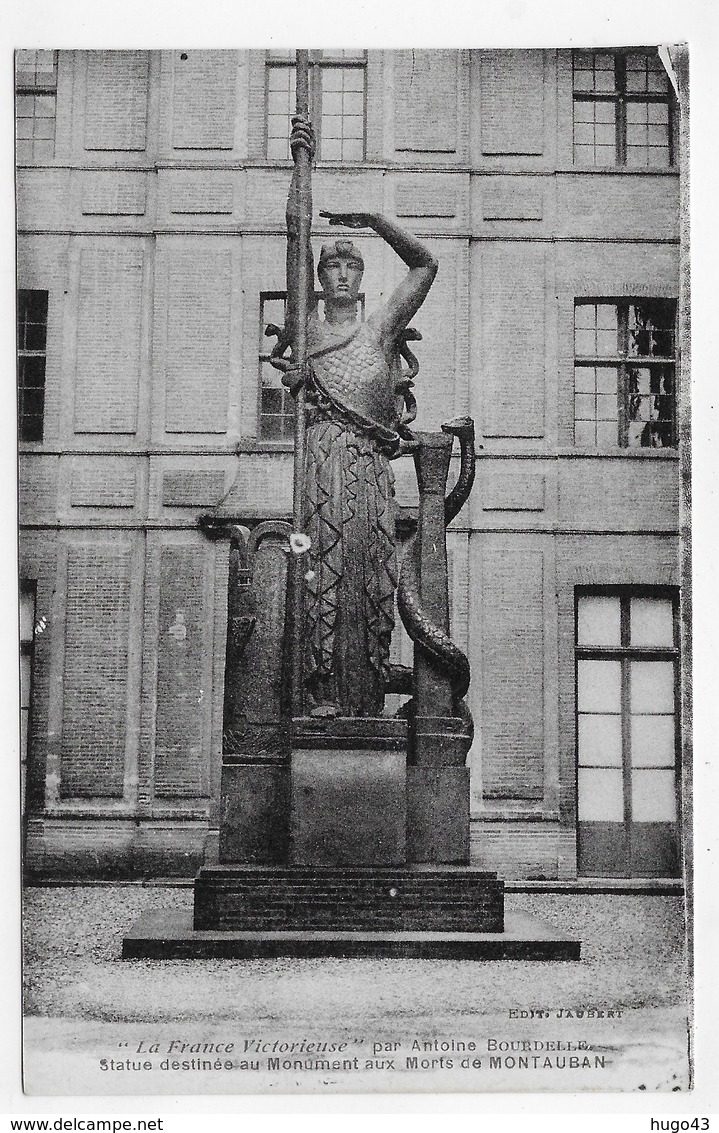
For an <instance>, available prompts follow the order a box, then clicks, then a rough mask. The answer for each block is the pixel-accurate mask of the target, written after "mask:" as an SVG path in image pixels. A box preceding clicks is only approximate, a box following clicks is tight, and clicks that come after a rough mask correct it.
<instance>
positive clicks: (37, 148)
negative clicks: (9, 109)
mask: <svg viewBox="0 0 719 1133" xmlns="http://www.w3.org/2000/svg"><path fill="white" fill-rule="evenodd" d="M56 89H57V52H56V51H18V52H16V55H15V136H16V142H15V145H16V151H15V152H16V158H17V163H18V165H25V164H27V163H35V162H40V163H41V162H43V161H52V159H53V157H54V156H55V109H56V106H55V100H56V95H55V91H56Z"/></svg>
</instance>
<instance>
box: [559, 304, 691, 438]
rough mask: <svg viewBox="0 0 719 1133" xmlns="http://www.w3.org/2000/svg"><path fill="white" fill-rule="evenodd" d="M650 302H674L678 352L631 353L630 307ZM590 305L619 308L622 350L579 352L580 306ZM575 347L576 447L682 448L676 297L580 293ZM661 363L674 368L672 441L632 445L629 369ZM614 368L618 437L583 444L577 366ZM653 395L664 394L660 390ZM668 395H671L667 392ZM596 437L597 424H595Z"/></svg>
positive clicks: (674, 326) (573, 400) (574, 336)
mask: <svg viewBox="0 0 719 1133" xmlns="http://www.w3.org/2000/svg"><path fill="white" fill-rule="evenodd" d="M648 303H667V304H669V303H671V304H672V306H673V316H674V317H673V322H672V328H671V330H672V335H673V344H674V353H673V354H672V355H671V356H669V355H643V354H638V355H632V354H630V353H629V309H630V307H632V306H635V305H641V304H648ZM589 306H611V307H614V308H615V309H616V314H617V343H618V347H619V350H618V352H617V353H616V354H606V355H604V354H594V355H590V354H579V353H577V346H576V330H577V308H578V307H589ZM572 319H573V325H572V347H573V367H572V391H573V392H572V440H573V446H574V448H579V449H587V448H588V449H592V450H594V451H597V450H599V451H601V450H603V449H606V448H612V449H615V448H619V449H621V450H622V451H623V452H643V451H656V449H663V450H664V451H666V450H674V451H676V449H677V448H678V444H679V437H678V426H677V422H678V406H677V392H678V391H677V368H678V362H679V358H678V345H679V304H678V301H677V299H676V298H672V297H668V296H660V295H652V296H647V295H644V296H636V295H633V296H626V295H622V296H616V295H615V296H596V295H595V296H585V295H582V296H576V297H575V298H574V302H573V305H572ZM661 366H665V367H671V368H672V395H671V417H670V419H669V443H668V444H665V445H656V446H655V445H630V444H629V425H630V421H631V417H630V414H629V399H630V397H631V396H632V391H631V390H630V388H629V370H631V369H641V368H645V369H649V370H653V369H655V368H659V367H661ZM583 368H584V369H589V368H594V369H595V370H597V369H607V370H609V369H611V370H614V371H615V372H616V375H617V437H616V440H615V442H614V444H612V445H608V446H605V445H603V444H602V445H600V444H599V443H597V442H596V440H595V443H594V444H593V445H587V444H580V443H578V442H577V440H576V426H577V408H576V397H577V387H576V370H577V369H583ZM650 396H661V395H660V394H656V395H651V394H650ZM665 396H668V395H665ZM579 420H587V418H579ZM594 423H595V426H596V423H597V417H596V415H595V418H594ZM595 438H596V428H595Z"/></svg>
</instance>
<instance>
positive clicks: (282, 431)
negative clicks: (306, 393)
mask: <svg viewBox="0 0 719 1133" xmlns="http://www.w3.org/2000/svg"><path fill="white" fill-rule="evenodd" d="M286 301H287V297H286V294H285V292H284V291H267V292H265V293H264V294H263V295H261V296H260V437H261V438H262V439H263V440H267V441H289V440H292V437H293V435H294V419H295V416H294V402H293V400H292V395H291V394H290V391H289V390H288V389H287V388H286V387H285V386H283V384H282V372H281V371H280V370H276V369H275V367H274V366H273V365H272V363H271V362H270V351H271V350H272V347H273V346H274V345H275V343H276V342H277V339H276V338H273V337H269V336H265V327H266V326H268V325H272V324H274V325H275V326H277V327H280V328H282V327H283V326H284V324H285V306H286Z"/></svg>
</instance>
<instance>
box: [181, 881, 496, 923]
mask: <svg viewBox="0 0 719 1133" xmlns="http://www.w3.org/2000/svg"><path fill="white" fill-rule="evenodd" d="M194 927H195V929H197V930H203V931H207V930H211V931H217V930H219V931H224V932H260V933H267V932H276V931H292V932H317V931H320V932H322V931H324V932H327V931H330V932H335V933H336V932H383V933H387V932H389V933H393V932H420V933H422V932H440V933H447V932H460V933H466V932H470V933H472V932H502V931H503V928H504V883H503V882H501V881H498V880H497V877H496V874H493V873H487V872H485V871H484V870H479V869H475V868H474V867H472V866H442V865H426V866H422V865H417V866H395V867H391V866H390V867H371V868H359V867H351V868H350V867H347V868H344V869H341V868H302V867H296V866H295V867H287V866H245V865H239V866H238V865H232V866H204V867H203V868H202V869H201V870H200V872H199V873H198V875H197V878H196V879H195V918H194Z"/></svg>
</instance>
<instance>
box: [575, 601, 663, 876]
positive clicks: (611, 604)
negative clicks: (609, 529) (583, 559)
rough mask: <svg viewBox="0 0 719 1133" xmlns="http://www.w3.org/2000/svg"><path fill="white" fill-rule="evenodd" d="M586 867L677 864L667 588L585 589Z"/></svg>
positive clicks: (582, 831)
mask: <svg viewBox="0 0 719 1133" xmlns="http://www.w3.org/2000/svg"><path fill="white" fill-rule="evenodd" d="M576 652H577V803H578V820H579V872H580V873H582V874H585V875H586V874H589V875H591V874H594V875H595V876H605V875H606V876H609V875H616V876H629V877H640V876H663V877H669V876H673V875H674V874H675V873H676V872H677V870H678V849H677V846H678V834H677V831H678V825H677V821H678V820H677V814H678V804H677V787H678V778H677V762H678V761H677V750H678V691H677V689H678V684H677V682H678V676H679V674H678V618H677V605H676V601H675V597H674V595H672V594H671V593H669V592H666V591H664V592H661V591H656V590H655V591H639V590H637V591H618V590H612V591H606V592H604V593H601V594H600V593H579V594H578V596H577V605H576Z"/></svg>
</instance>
